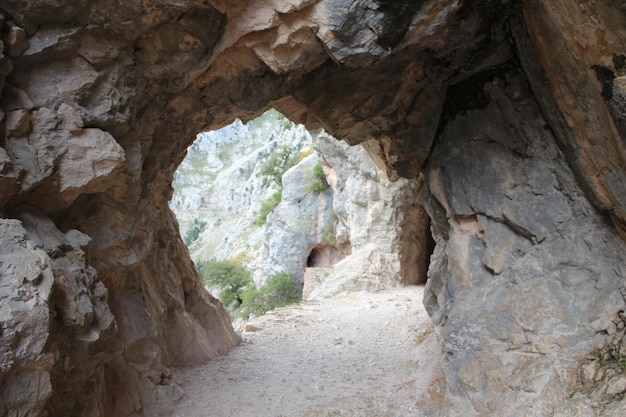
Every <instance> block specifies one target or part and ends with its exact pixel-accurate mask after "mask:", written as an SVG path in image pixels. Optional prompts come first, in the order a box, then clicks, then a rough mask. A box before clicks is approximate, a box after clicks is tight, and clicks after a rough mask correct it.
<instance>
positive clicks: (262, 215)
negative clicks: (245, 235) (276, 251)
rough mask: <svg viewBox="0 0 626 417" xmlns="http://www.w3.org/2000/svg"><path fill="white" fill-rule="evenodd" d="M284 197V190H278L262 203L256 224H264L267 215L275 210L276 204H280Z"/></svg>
mask: <svg viewBox="0 0 626 417" xmlns="http://www.w3.org/2000/svg"><path fill="white" fill-rule="evenodd" d="M282 198H283V192H282V190H278V191H276V192H275V193H274V194H272V196H271V197H270V198H268V199H267V200H265V201H264V202H263V203H261V208H260V209H259V211H258V213H257V214H256V220H255V221H254V224H255V225H257V226H263V225H264V224H265V222H266V221H267V216H268V215H269V214H270V213H271V212H272V211H274V209H275V208H276V206H277V205H278V204H280V200H281V199H282Z"/></svg>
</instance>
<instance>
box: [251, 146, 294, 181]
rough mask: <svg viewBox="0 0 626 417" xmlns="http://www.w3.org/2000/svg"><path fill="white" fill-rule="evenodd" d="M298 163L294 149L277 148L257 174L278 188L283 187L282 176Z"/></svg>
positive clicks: (286, 147)
mask: <svg viewBox="0 0 626 417" xmlns="http://www.w3.org/2000/svg"><path fill="white" fill-rule="evenodd" d="M297 163H298V155H295V149H294V148H291V147H288V146H279V147H278V149H277V150H276V151H274V152H273V153H272V155H271V156H270V157H269V158H268V160H267V161H265V162H264V163H263V164H262V165H261V166H260V168H259V174H261V175H264V176H266V177H267V178H269V180H270V181H271V182H273V183H274V184H276V185H277V186H278V187H279V188H282V186H283V174H284V173H285V172H287V170H288V169H289V168H291V167H292V166H294V165H295V164H297Z"/></svg>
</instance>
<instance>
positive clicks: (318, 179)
mask: <svg viewBox="0 0 626 417" xmlns="http://www.w3.org/2000/svg"><path fill="white" fill-rule="evenodd" d="M328 187H329V185H328V181H326V175H325V174H324V169H323V168H322V163H321V162H318V163H317V164H316V165H315V166H314V167H313V182H312V184H311V185H310V186H309V191H310V192H313V193H316V194H320V193H323V192H324V191H326V190H328Z"/></svg>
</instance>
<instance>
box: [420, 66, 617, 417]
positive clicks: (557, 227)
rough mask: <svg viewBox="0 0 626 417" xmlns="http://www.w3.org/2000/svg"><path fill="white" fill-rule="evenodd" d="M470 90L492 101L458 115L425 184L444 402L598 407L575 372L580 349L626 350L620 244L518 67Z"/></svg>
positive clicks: (508, 409)
mask: <svg viewBox="0 0 626 417" xmlns="http://www.w3.org/2000/svg"><path fill="white" fill-rule="evenodd" d="M475 93H476V94H484V95H486V96H487V97H488V98H489V103H488V104H487V105H486V106H485V107H484V108H480V107H479V108H466V109H464V110H463V111H461V112H459V113H456V114H450V115H449V121H448V122H447V123H446V124H445V126H444V127H443V129H442V131H441V135H440V136H438V137H437V139H436V144H435V148H434V150H433V153H432V155H431V157H430V160H429V164H428V168H427V169H426V186H425V187H424V189H423V199H424V203H425V207H426V208H427V210H428V212H429V214H430V215H431V217H432V219H433V233H434V237H435V240H436V242H437V246H436V248H435V252H434V255H433V257H432V259H431V265H430V270H429V281H428V283H427V287H426V294H425V299H424V302H425V306H426V308H427V310H428V312H429V314H430V315H431V317H432V320H433V322H434V324H436V325H437V326H438V328H439V332H440V335H441V336H442V337H443V340H444V343H445V354H444V357H445V359H442V367H443V373H444V374H445V377H446V382H447V384H446V388H444V392H443V393H442V395H443V398H444V399H443V407H442V409H443V414H444V415H449V416H455V415H459V416H460V415H466V412H465V411H462V410H467V409H473V410H475V412H476V415H512V416H513V415H520V416H522V415H528V414H529V413H531V412H538V411H539V410H547V409H555V410H567V409H568V407H571V404H568V402H567V401H565V399H566V398H571V397H572V396H575V397H576V398H577V400H576V404H577V407H579V409H580V410H585V412H591V413H594V412H598V411H592V410H594V408H595V407H597V405H598V402H599V398H597V397H594V396H590V395H589V393H588V391H587V390H585V389H583V387H582V385H580V381H579V380H578V375H579V374H580V363H581V362H582V361H583V360H585V359H589V358H591V357H593V355H597V354H598V352H617V351H621V352H624V349H625V348H626V345H624V344H623V342H624V325H623V324H622V322H623V318H622V313H621V312H623V311H624V308H625V307H626V302H625V295H626V293H625V292H624V281H623V277H622V274H623V271H622V269H623V266H622V265H623V262H624V259H625V253H624V242H623V241H622V240H621V239H620V238H619V236H618V235H617V233H616V232H615V230H614V229H613V228H612V227H611V226H610V225H608V224H606V220H605V219H604V218H603V217H602V216H601V215H600V214H599V213H597V212H596V210H595V209H594V208H593V207H592V206H591V204H590V203H589V202H588V200H587V199H586V198H585V197H584V194H583V192H582V190H581V189H580V187H579V185H578V184H577V183H576V181H575V178H574V175H573V173H572V171H571V169H570V168H569V167H568V166H567V165H566V164H565V162H564V161H565V158H564V156H563V153H562V152H561V151H560V150H559V149H558V147H557V146H556V141H555V138H554V136H553V134H552V132H551V131H550V130H549V129H547V128H546V127H545V124H544V123H543V116H542V115H541V112H540V110H539V107H538V105H537V103H536V101H535V100H534V99H533V98H532V97H531V95H530V90H529V87H528V85H527V84H526V83H525V79H524V77H523V75H522V74H521V73H520V72H519V71H518V70H506V71H504V72H503V73H501V74H498V75H495V76H494V77H493V79H491V80H490V81H487V82H485V83H484V85H483V89H482V91H480V90H476V92H475ZM467 99H468V100H467V101H466V103H471V102H472V98H471V97H467ZM564 358H567V359H564ZM531 386H532V389H530V387H531ZM453 387H461V388H460V389H459V390H458V391H456V390H454V389H453ZM608 396H609V395H608V394H607V397H608ZM495 398H499V400H498V401H497V402H495V401H493V399H495ZM606 399H607V398H603V399H602V400H604V401H606ZM520 404H522V405H523V406H522V408H520ZM581 412H582V411H581ZM559 413H561V414H559V415H567V412H566V411H559ZM590 415H596V414H590ZM597 415H604V414H602V413H600V414H597Z"/></svg>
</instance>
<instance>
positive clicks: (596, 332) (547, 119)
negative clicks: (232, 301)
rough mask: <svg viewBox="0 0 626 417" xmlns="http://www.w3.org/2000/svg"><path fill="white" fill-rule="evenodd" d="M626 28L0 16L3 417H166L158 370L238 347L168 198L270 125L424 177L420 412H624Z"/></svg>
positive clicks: (352, 4) (184, 2) (579, 23)
mask: <svg viewBox="0 0 626 417" xmlns="http://www.w3.org/2000/svg"><path fill="white" fill-rule="evenodd" d="M624 22H626V6H624V4H623V3H620V2H612V1H608V0H593V1H592V0H585V1H573V0H556V1H553V0H550V1H548V0H524V1H520V2H512V1H506V0H480V1H473V2H468V1H458V0H444V1H440V0H426V1H422V2H411V1H397V2H391V1H389V2H387V1H377V0H373V1H369V0H368V1H365V0H289V1H262V2H261V1H228V2H227V1H222V0H209V1H204V2H201V1H196V0H171V1H168V0H160V1H155V2H139V1H132V2H118V1H113V0H102V1H98V2H85V1H79V2H76V1H69V0H41V1H38V2H24V1H21V0H7V1H4V2H2V4H1V5H0V28H1V36H0V39H1V41H2V43H1V44H0V45H1V46H0V54H1V55H0V89H1V94H2V96H1V98H0V212H1V213H2V216H3V223H2V224H3V226H2V227H3V229H2V230H3V232H2V233H3V236H4V237H3V239H4V240H3V244H2V250H1V251H2V253H1V254H0V256H2V257H3V258H2V259H3V261H2V268H3V269H2V270H3V274H2V277H1V279H2V288H3V290H2V291H3V293H2V294H3V295H2V297H3V299H2V300H3V301H2V304H1V307H0V308H1V309H2V316H1V317H0V320H1V321H2V333H1V334H0V337H1V338H2V346H3V348H2V349H3V350H2V358H3V359H2V364H1V366H0V369H2V371H1V373H0V384H1V385H2V388H3V389H2V397H1V398H2V404H1V405H0V410H2V412H3V413H5V414H6V413H8V412H9V410H11V412H13V411H15V410H18V411H17V412H18V413H20V414H24V415H28V414H30V415H38V414H42V413H43V412H44V410H45V411H46V412H48V414H49V415H64V416H67V415H85V414H87V415H91V416H140V415H144V416H147V415H150V416H152V415H157V414H158V413H159V412H163V413H165V414H167V413H168V406H167V404H168V403H170V402H171V401H174V400H175V399H176V398H177V397H178V396H179V395H180V393H179V392H178V391H177V389H176V386H175V384H172V383H171V380H170V377H169V375H170V374H169V369H170V368H171V367H172V366H175V365H178V364H192V363H196V362H199V361H204V360H207V359H209V358H211V357H213V356H214V355H217V354H224V353H226V352H227V351H228V349H229V348H231V347H232V346H234V345H235V344H236V343H237V337H236V336H235V335H234V333H233V332H232V328H231V326H230V323H229V320H228V317H227V314H226V312H225V310H224V309H223V307H222V306H221V304H219V302H218V301H217V300H215V299H214V298H212V297H211V296H210V295H208V294H207V293H206V292H205V291H204V289H203V288H202V285H201V284H200V281H199V277H198V275H197V273H196V272H195V270H194V268H193V265H192V264H191V262H190V260H189V254H188V251H187V249H186V248H185V247H184V245H183V243H182V241H181V239H180V237H179V235H178V228H177V225H176V220H175V219H174V217H173V215H172V213H171V211H170V210H169V208H168V205H167V202H168V200H169V199H170V198H171V194H172V191H171V185H170V184H171V181H172V177H173V173H174V171H175V170H176V168H177V166H178V165H179V164H180V162H181V161H182V159H183V157H184V154H185V150H186V149H187V147H188V146H189V145H190V143H191V142H192V141H193V138H194V137H195V134H196V133H198V132H199V131H201V130H207V129H215V128H218V127H222V126H224V125H226V124H228V123H230V122H232V121H233V120H234V119H235V118H236V117H239V118H242V119H244V120H246V119H250V118H252V117H255V116H257V115H259V114H261V113H262V112H263V111H265V110H267V109H268V108H269V107H272V106H273V107H276V108H277V109H278V110H279V111H281V112H282V113H284V114H286V115H287V116H288V117H290V118H291V119H292V120H293V121H295V122H302V123H305V124H306V125H307V126H308V127H309V128H311V129H314V128H319V127H323V128H325V129H326V130H327V131H328V132H329V133H330V134H332V135H333V136H335V137H337V138H340V139H343V140H345V141H347V142H348V143H350V144H357V143H364V144H365V146H366V148H367V149H368V152H369V153H370V154H371V155H372V157H373V158H374V160H375V161H376V164H377V165H378V167H379V168H381V169H384V170H385V171H386V173H387V176H388V178H390V179H391V180H394V179H396V178H398V177H406V178H409V179H415V178H418V179H419V178H420V177H421V176H422V175H423V177H424V179H425V184H426V187H427V188H424V190H425V191H424V196H425V197H424V199H425V200H424V201H425V205H426V206H427V207H428V210H429V214H430V216H431V220H432V227H433V231H434V233H433V234H434V237H435V240H436V243H437V248H436V250H435V254H434V255H435V256H434V257H433V261H432V263H431V266H430V271H431V272H430V284H429V291H430V294H431V295H430V296H429V297H427V299H426V304H427V307H428V308H429V311H430V313H431V314H432V317H433V321H434V322H435V324H436V327H435V328H436V330H437V331H438V332H439V333H440V334H441V335H442V337H443V341H444V347H445V352H447V355H448V357H447V358H446V359H445V360H442V362H441V374H440V377H439V378H438V379H437V381H436V384H435V385H433V386H435V387H439V388H440V390H439V391H437V390H436V389H433V390H432V391H429V395H430V400H428V399H424V401H422V405H421V406H422V407H425V409H430V410H432V411H433V413H441V412H443V411H442V410H446V411H450V412H451V413H453V412H457V411H458V412H460V411H459V410H461V409H464V410H465V412H466V414H465V415H467V413H470V414H471V413H472V412H473V413H474V414H476V415H479V414H485V413H487V414H489V413H496V414H497V411H501V412H503V413H506V412H507V411H508V410H509V409H510V410H530V411H529V413H534V414H536V415H546V414H551V415H559V413H560V414H561V415H572V414H574V415H575V413H578V415H593V414H594V413H595V415H615V416H617V415H622V414H623V412H622V411H623V407H624V406H623V401H622V402H619V401H618V400H619V399H620V398H622V397H623V393H622V391H623V389H621V388H620V387H621V386H623V384H622V385H620V380H619V373H617V374H616V372H618V371H616V370H617V369H619V367H618V366H617V365H616V364H619V363H623V357H624V352H623V348H622V347H620V345H619V343H622V344H623V333H622V332H623V319H622V316H623V311H624V306H623V295H622V294H623V292H624V279H625V277H624V271H623V268H622V267H621V265H623V259H624V253H625V249H624V247H623V243H622V241H621V240H620V239H618V237H617V234H616V231H617V232H619V233H621V234H622V235H624V232H623V230H624V223H625V220H626V215H625V214H624V213H625V212H626V209H625V207H626V200H625V198H624V196H625V195H626V193H625V192H624V187H626V181H625V179H624V175H626V162H625V161H626V160H625V152H624V139H625V138H624V136H623V135H624V133H623V132H624V127H623V123H624V122H623V121H624V119H625V117H624V106H623V98H624V94H623V93H624V88H623V87H624V86H623V84H624V83H623V77H624V76H625V74H624V71H625V69H624V57H625V56H626V51H625V50H624V44H625V43H624V39H626V24H625V23H624ZM505 121H506V122H505ZM91 144H93V146H92V145H91ZM28 216H30V217H28ZM27 218H34V219H37V220H36V221H34V222H33V223H32V224H33V226H29V224H31V223H28V222H29V221H30V220H27ZM609 218H610V219H611V221H612V225H611V224H609V221H607V219H609ZM72 230H74V231H76V232H72ZM26 231H27V232H26ZM35 232H36V234H37V235H38V236H39V237H38V238H34V237H33V236H35V235H34V233H35ZM31 234H32V236H31ZM63 236H64V237H63ZM5 240H7V243H6V245H5V244H4V241H5ZM29 242H31V243H29ZM81 242H82V243H81ZM16 254H18V255H16ZM22 259H23V261H22ZM27 265H32V268H34V269H29V268H26V270H23V268H25V267H26V266H27ZM5 271H6V272H5ZM38 277H40V278H38ZM105 289H106V291H105ZM5 300H10V302H9V301H7V302H5ZM579 303H580V306H578V304H579ZM27 312H28V314H27ZM111 314H112V317H113V318H114V320H113V319H111V316H110V315H111ZM20 317H24V319H23V320H22V319H20ZM33 320H34V321H33ZM621 323H622V324H621ZM20 326H24V327H23V328H28V329H32V331H33V334H37V335H41V338H37V342H36V343H30V342H28V340H30V339H28V338H23V337H22V336H21V333H17V332H18V330H19V329H20V328H21V327H20ZM10 329H13V330H10ZM92 330H93V332H92ZM16 335H19V337H17V336H16ZM44 339H45V340H46V342H45V343H42V340H44ZM20 341H24V342H25V344H24V345H20V344H19V342H20ZM16 346H17V348H16ZM21 346H23V347H24V348H23V349H22V348H21ZM622 346H623V345H622ZM7 347H10V349H9V348H7ZM600 357H602V360H600V359H599V358H600ZM555 358H558V360H557V359H555ZM607 359H608V360H607ZM611 361H612V362H611ZM26 362H28V363H29V365H28V367H25V366H26V365H25V363H26ZM609 363H613V365H616V366H613V367H611V366H609ZM561 365H562V366H561ZM609 368H610V369H612V371H611V372H612V373H611V372H604V371H602V372H600V371H595V370H594V369H609ZM577 371H580V372H577ZM601 374H603V375H605V376H607V375H609V376H607V377H606V378H604V379H603V378H601V377H600V376H599V375H601ZM611 375H612V376H611ZM607 378H608V379H607ZM602 381H604V382H602ZM604 383H606V384H605V385H602V384H604ZM9 386H10V387H11V389H10V390H7V389H5V387H9ZM594 393H595V394H594ZM419 395H420V398H422V397H421V395H422V394H419ZM620 396H621V397H620ZM428 407H430V408H428ZM463 407H465V408H463ZM5 410H6V411H5ZM455 410H456V411H455ZM468 410H469V411H468ZM572 410H574V411H572ZM511 412H512V413H514V412H515V411H511ZM519 413H522V414H527V413H524V412H523V411H519ZM451 415H453V414H451ZM512 415H514V414H512Z"/></svg>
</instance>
